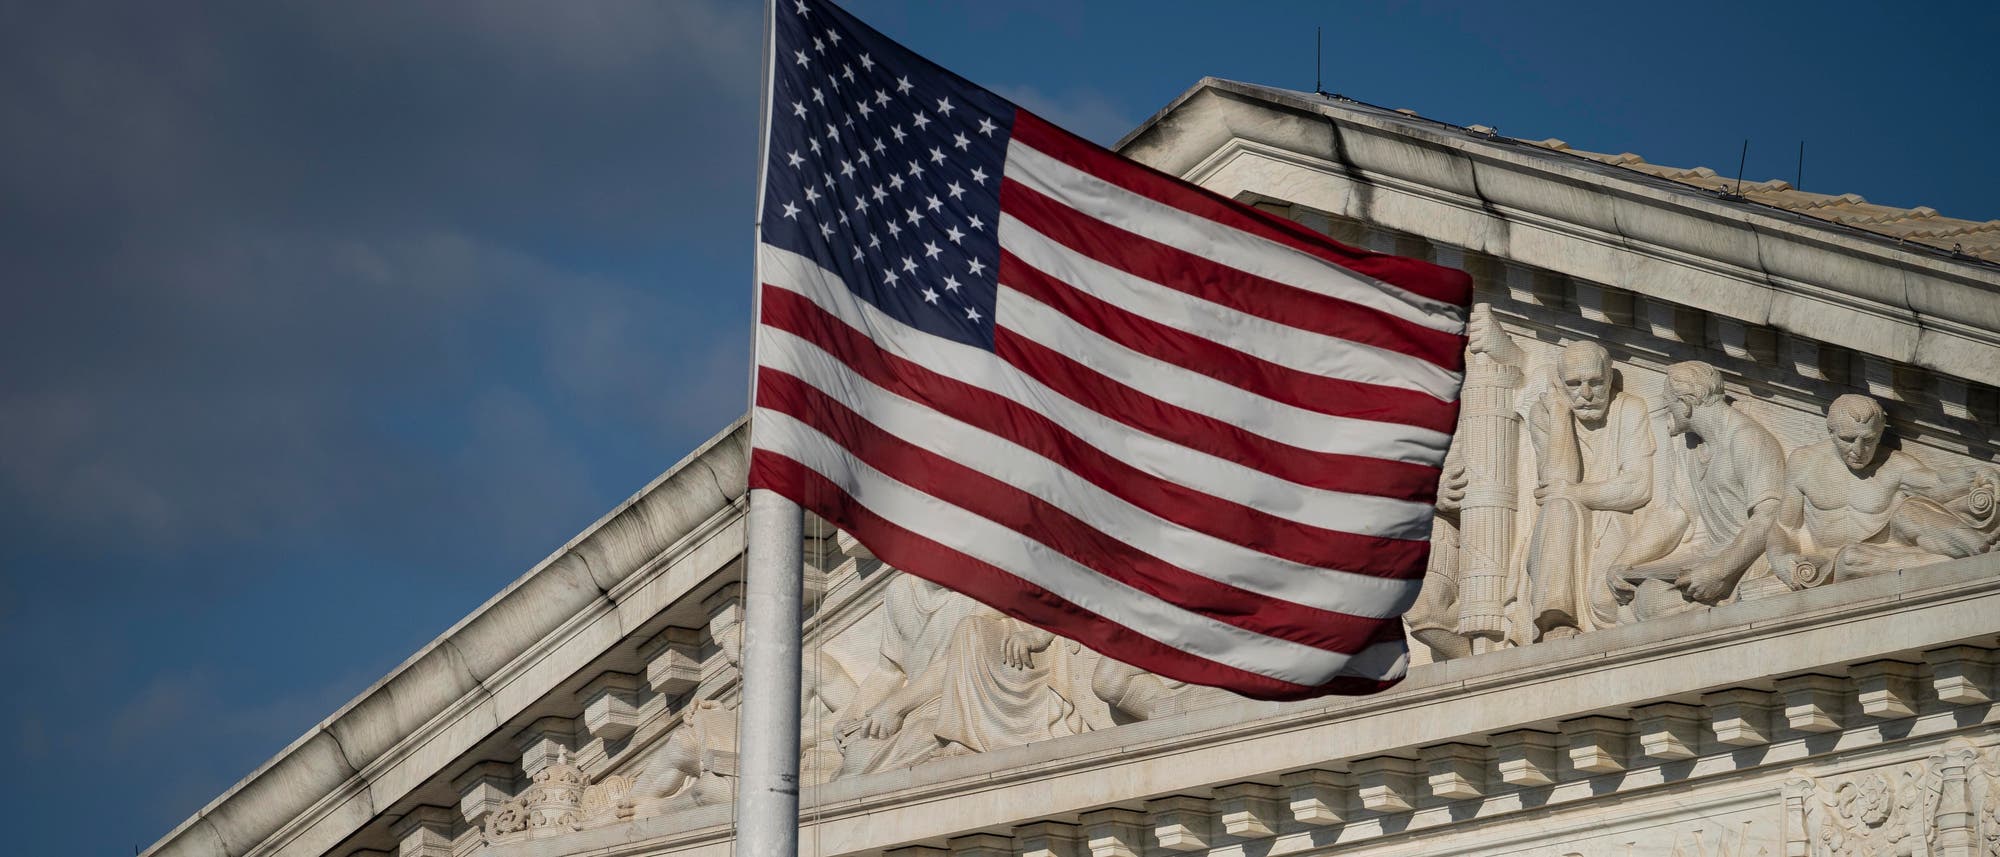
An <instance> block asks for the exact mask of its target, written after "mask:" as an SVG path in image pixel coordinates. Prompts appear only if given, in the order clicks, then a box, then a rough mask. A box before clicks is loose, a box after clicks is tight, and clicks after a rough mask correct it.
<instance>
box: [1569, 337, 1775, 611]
mask: <svg viewBox="0 0 2000 857" xmlns="http://www.w3.org/2000/svg"><path fill="white" fill-rule="evenodd" d="M1662 398H1663V399H1664V400H1665V401H1664V404H1665V406H1666V407H1665V410H1666V412H1667V417H1668V427H1667V431H1668V434H1669V436H1670V437H1672V438H1674V439H1675V440H1676V441H1677V442H1676V443H1674V444H1673V445H1672V446H1670V447H1669V449H1668V450H1666V451H1665V452H1664V453H1663V454H1662V455H1661V456H1660V457H1659V460H1658V461H1657V462H1656V463H1657V464H1658V465H1659V466H1661V467H1663V468H1664V467H1677V468H1678V469H1679V471H1680V472H1679V473H1676V474H1671V475H1673V476H1675V477H1677V478H1673V479H1668V480H1663V481H1664V482H1666V484H1668V485H1671V486H1673V488H1672V489H1671V493H1670V494H1668V495H1667V496H1657V495H1658V494H1659V493H1660V492H1661V491H1662V490H1666V489H1658V488H1656V489H1655V494H1656V496H1655V497H1654V498H1653V502H1652V504H1650V505H1649V506H1648V507H1647V508H1646V509H1645V510H1644V511H1642V512H1641V513H1640V514H1639V516H1638V517H1637V519H1636V521H1635V526H1634V527H1633V535H1632V539H1631V541H1630V542H1629V543H1628V544H1627V546H1626V549H1625V554H1624V556H1622V557H1620V558H1619V562H1618V563H1617V564H1616V565H1614V566H1613V567H1612V568H1611V570H1610V573H1609V584H1610V586H1611V589H1612V591H1613V592H1614V593H1616V594H1617V596H1618V600H1619V601H1620V602H1621V603H1626V604H1630V605H1631V607H1632V613H1633V616H1634V618H1637V619H1640V620H1646V619H1653V618H1657V617H1660V616H1666V615H1670V614H1673V613H1677V612H1680V611H1682V610H1687V609H1690V608H1693V607H1697V606H1701V605H1714V604H1718V603H1720V602H1722V601H1724V600H1726V599H1728V598H1729V597H1730V596H1731V595H1732V594H1734V593H1735V590H1736V584H1737V582H1738V581H1740V580H1742V579H1743V575H1744V573H1745V572H1747V571H1749V570H1750V568H1751V566H1752V565H1754V564H1755V563H1756V562H1757V561H1758V560H1760V559H1762V558H1763V555H1764V548H1765V542H1766V537H1767V536H1768V535H1769V533H1770V529H1771V522H1772V521H1773V520H1774V519H1776V518H1777V516H1778V506H1779V504H1780V503H1781V502H1782V499H1781V495H1782V494H1783V491H1784V487H1785V474H1784V469H1785V454H1784V451H1783V450H1781V449H1780V448H1779V447H1778V439H1777V438H1775V437H1772V436H1771V433H1770V432H1769V431H1766V430H1765V429H1764V427H1763V426H1761V425H1758V424H1757V422H1756V421H1755V420H1752V419H1750V418H1749V417H1748V416H1745V415H1744V414H1743V413H1742V412H1741V411H1738V410H1736V409H1735V408H1732V407H1730V406H1729V402H1728V400H1727V399H1726V398H1725V397H1724V395H1723V391H1722V373H1721V372H1718V371H1716V369H1715V367H1713V366H1710V365H1708V364H1707V363H1701V362H1697V361H1689V362H1686V363H1676V364H1674V365H1672V366H1669V367H1667V385H1666V390H1665V391H1664V396H1663V397H1662Z"/></svg>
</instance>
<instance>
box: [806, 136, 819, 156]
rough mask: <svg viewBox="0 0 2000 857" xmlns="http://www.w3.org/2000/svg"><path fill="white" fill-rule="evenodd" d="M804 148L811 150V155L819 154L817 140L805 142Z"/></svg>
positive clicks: (815, 138)
mask: <svg viewBox="0 0 2000 857" xmlns="http://www.w3.org/2000/svg"><path fill="white" fill-rule="evenodd" d="M806 148H808V149H811V150H813V154H815V155H817V154H819V138H818V137H814V138H811V139H808V140H806Z"/></svg>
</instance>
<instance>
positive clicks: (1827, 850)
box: [1784, 738, 2000, 857]
mask: <svg viewBox="0 0 2000 857" xmlns="http://www.w3.org/2000/svg"><path fill="white" fill-rule="evenodd" d="M1996 813H2000V763H1996V760H1995V758H1994V751H1993V750H1992V749H1991V748H1988V749H1986V750H1983V751H1982V750H1981V749H1979V748H1978V747H1976V746H1974V745H1973V744H1971V743H1970V742H1968V741H1966V740H1965V739H1963V738H1957V739H1953V740H1952V741H1951V742H1950V743H1948V744H1946V745H1945V747H1944V749H1942V750H1940V751H1939V752H1937V753H1936V754H1933V755H1932V756H1930V757H1929V758H1927V759H1923V760H1920V761H1917V762H1912V763H1909V764H1906V765H1900V766H1897V767H1896V768H1892V769H1888V770H1880V771H1868V772H1864V773H1860V774H1856V775H1853V776H1848V777H1843V778H1838V779H1827V780H1815V779H1813V778H1811V777H1800V778H1797V779H1793V780H1791V781H1789V782H1787V783H1786V785H1785V828H1784V830H1785V854H1787V855H1797V857H1877V855H1880V857H1895V856H1896V855H1917V854H1923V855H1930V857H1990V855H1994V854H2000V815H1996Z"/></svg>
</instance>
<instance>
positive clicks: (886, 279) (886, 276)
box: [882, 270, 896, 286]
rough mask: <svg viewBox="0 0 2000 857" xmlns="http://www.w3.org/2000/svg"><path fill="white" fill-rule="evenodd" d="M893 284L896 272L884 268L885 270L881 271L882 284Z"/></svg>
mask: <svg viewBox="0 0 2000 857" xmlns="http://www.w3.org/2000/svg"><path fill="white" fill-rule="evenodd" d="M895 284H896V272H895V271H888V270H885V271H883V272H882V285H885V286H893V285H895Z"/></svg>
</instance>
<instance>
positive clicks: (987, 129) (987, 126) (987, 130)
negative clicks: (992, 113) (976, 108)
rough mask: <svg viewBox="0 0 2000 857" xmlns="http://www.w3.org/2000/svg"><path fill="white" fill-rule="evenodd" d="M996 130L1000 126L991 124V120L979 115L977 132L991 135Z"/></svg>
mask: <svg viewBox="0 0 2000 857" xmlns="http://www.w3.org/2000/svg"><path fill="white" fill-rule="evenodd" d="M998 130H1000V126H998V125H995V124H993V120H991V119H988V118H986V117H984V116H981V117H979V133H981V134H985V135H986V136H988V137H991V136H993V132H995V131H998Z"/></svg>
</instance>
